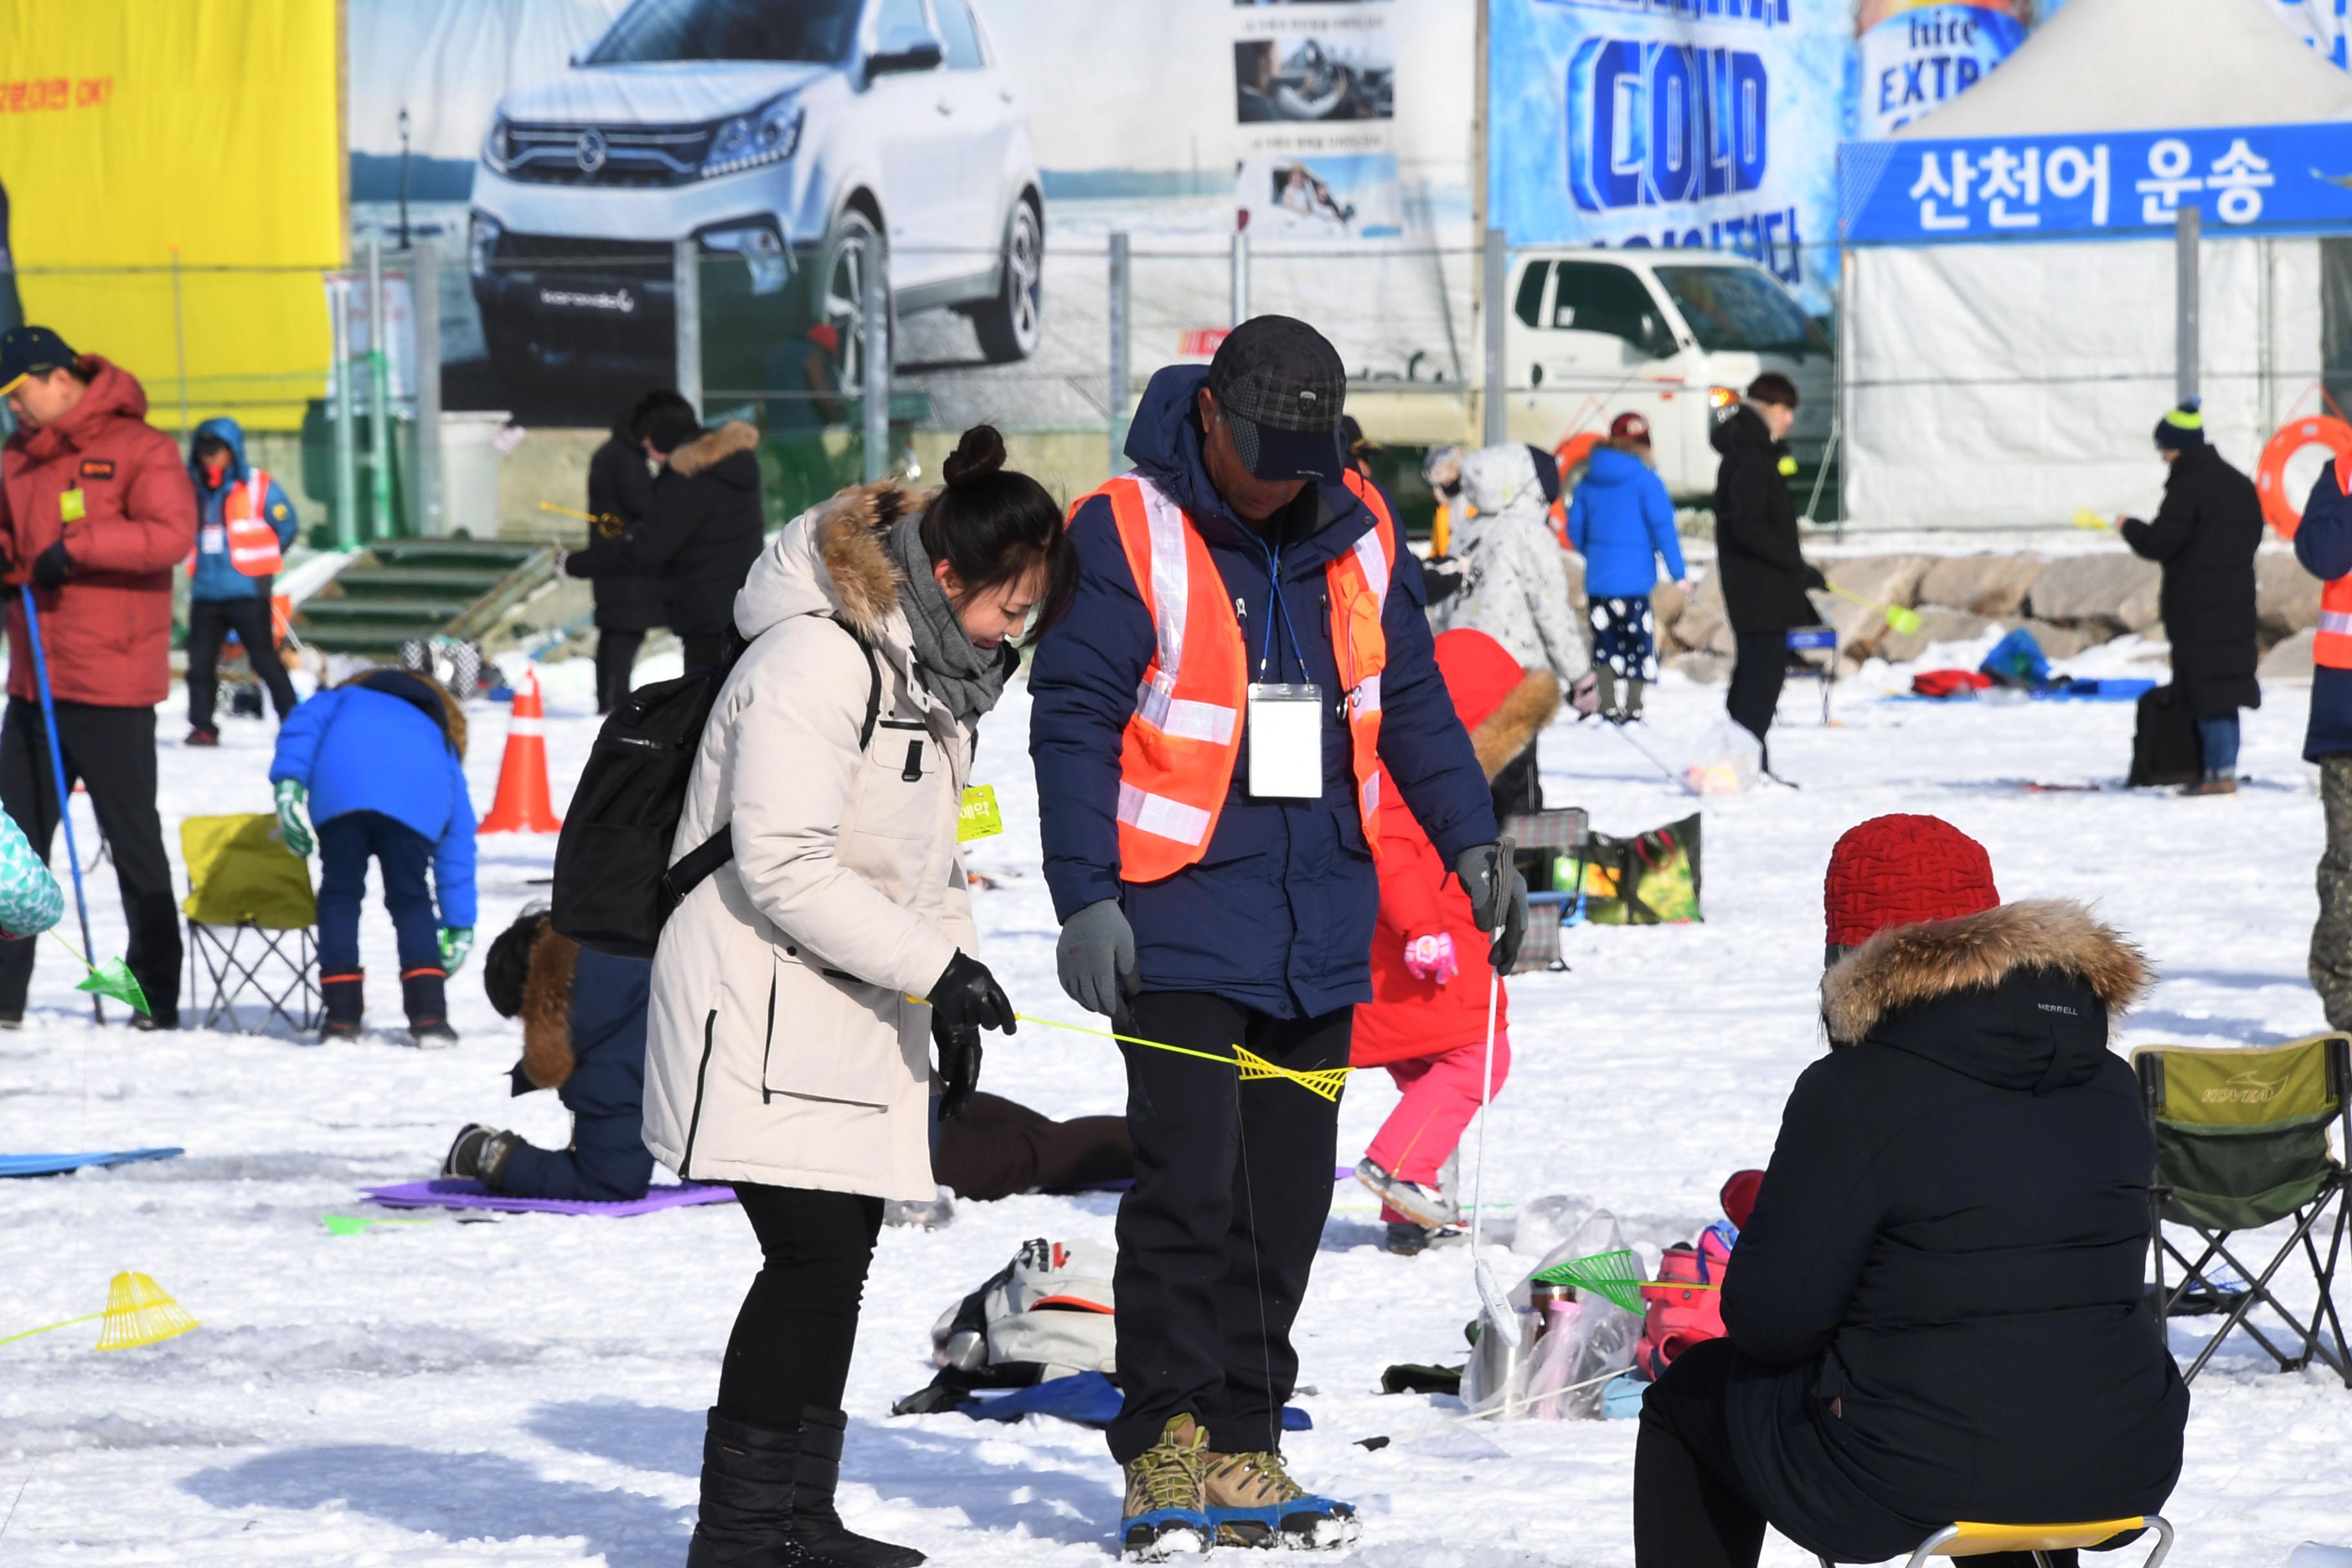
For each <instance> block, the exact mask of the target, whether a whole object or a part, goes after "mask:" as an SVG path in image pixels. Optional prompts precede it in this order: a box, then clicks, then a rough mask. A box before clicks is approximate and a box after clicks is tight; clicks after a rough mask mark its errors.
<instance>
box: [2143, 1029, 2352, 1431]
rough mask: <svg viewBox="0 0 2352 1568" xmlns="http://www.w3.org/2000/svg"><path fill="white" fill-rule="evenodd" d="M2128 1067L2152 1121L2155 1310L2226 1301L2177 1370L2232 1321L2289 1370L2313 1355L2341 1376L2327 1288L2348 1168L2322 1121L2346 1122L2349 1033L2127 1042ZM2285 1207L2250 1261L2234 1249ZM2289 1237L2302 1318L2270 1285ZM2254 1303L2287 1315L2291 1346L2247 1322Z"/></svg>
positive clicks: (2184, 1311) (2349, 1370)
mask: <svg viewBox="0 0 2352 1568" xmlns="http://www.w3.org/2000/svg"><path fill="white" fill-rule="evenodd" d="M2132 1069H2133V1071H2135V1072H2136V1073H2137V1074H2138V1075H2139V1085H2140V1095H2141V1098H2142V1100H2145V1101H2146V1103H2147V1114H2148V1121H2149V1122H2150V1124H2151V1125H2152V1126H2153V1127H2154V1128H2155V1130H2156V1180H2155V1183H2154V1184H2153V1185H2152V1187H2151V1188H2150V1192H2149V1204H2150V1206H2151V1207H2152V1208H2153V1210H2154V1211H2155V1233H2156V1234H2155V1242H2154V1248H2153V1250H2154V1252H2155V1255H2156V1286H2155V1290H2156V1302H2157V1305H2158V1309H2159V1316H2158V1321H2159V1323H2163V1322H2168V1321H2170V1320H2171V1319H2173V1318H2177V1317H2193V1316H2199V1315H2203V1314H2210V1313H2214V1312H2220V1313H2222V1314H2223V1317H2222V1321H2221V1328H2220V1329H2218V1330H2217V1331H2215V1332H2214V1334H2213V1337H2212V1338H2211V1339H2210V1340H2209V1341H2207V1342H2206V1344H2205V1348H2204V1349H2203V1350H2202V1351H2200V1352H2198V1355H2197V1359H2196V1360H2195V1361H2193V1362H2191V1363H2189V1369H2188V1371H2187V1372H2186V1373H2183V1374H2182V1376H2183V1380H2184V1381H2187V1380H2189V1379H2193V1378H2194V1377H2196V1375H2197V1374H2198V1373H2200V1372H2201V1371H2202V1370H2204V1366H2205V1363H2207V1362H2208V1361H2210V1360H2211V1359H2212V1356H2213V1352H2215V1351H2216V1350H2218V1349H2220V1348H2221V1342H2222V1341H2223V1340H2226V1339H2228V1338H2229V1337H2230V1332H2231V1330H2233V1329H2243V1330H2244V1331H2246V1333H2247V1334H2248V1335H2249V1336H2250V1337H2251V1338H2252V1340H2253V1341H2254V1342H2255V1343H2257V1344H2259V1345H2261V1346H2262V1347H2263V1350H2265V1351H2267V1352H2270V1355H2271V1358H2272V1359H2273V1360H2274V1361H2276V1362H2277V1363H2279V1366H2280V1369H2281V1370H2283V1371H2289V1372H2292V1371H2299V1370H2301V1369H2302V1368H2304V1367H2305V1366H2308V1365H2309V1364H2310V1363H2312V1362H2313V1361H2314V1360H2317V1361H2318V1362H2319V1363H2321V1364H2323V1365H2325V1366H2326V1367H2327V1368H2328V1370H2329V1371H2331V1372H2333V1373H2336V1376H2338V1377H2340V1378H2342V1379H2343V1380H2344V1382H2345V1385H2346V1386H2347V1387H2352V1351H2347V1347H2346V1344H2345V1340H2344V1325H2343V1322H2342V1321H2341V1320H2340V1319H2339V1318H2338V1317H2337V1316H2336V1302H2335V1299H2334V1295H2333V1291H2334V1289H2335V1282H2336V1259H2337V1258H2338V1257H2339V1256H2340V1255H2341V1254H2342V1252H2343V1249H2344V1237H2345V1231H2346V1223H2347V1213H2346V1211H2347V1190H2346V1176H2345V1170H2344V1166H2343V1165H2342V1164H2341V1163H2338V1162H2337V1161H2336V1159H2335V1158H2334V1157H2333V1156H2331V1155H2330V1154H2329V1152H2328V1149H2327V1130H2328V1127H2329V1126H2330V1124H2333V1125H2334V1126H2335V1127H2336V1131H2337V1135H2338V1136H2339V1137H2345V1136H2352V1038H2347V1037H2345V1036H2343V1035H2314V1036H2312V1037H2310V1038H2309V1039H2304V1040H2295V1041H2292V1042H2290V1043H2289V1044H2286V1045H2283V1046H2263V1047H2251V1048H2242V1049H2220V1050H2210V1049H2205V1050H2200V1049H2194V1048H2191V1047H2186V1046H2143V1047H2140V1048H2138V1049H2137V1050H2135V1051H2134V1052H2132ZM2331 1205H2332V1206H2333V1208H2334V1211H2335V1213H2334V1218H2333V1221H2332V1223H2331V1222H2330V1220H2329V1214H2328V1211H2329V1209H2330V1207H2331ZM2286 1220H2293V1221H2294V1232H2293V1234H2291V1235H2290V1236H2288V1237H2287V1238H2286V1241H2285V1244H2284V1246H2282V1247H2280V1248H2279V1250H2278V1255H2277V1256H2276V1257H2275V1258H2272V1259H2271V1260H2270V1262H2269V1264H2268V1265H2267V1266H2266V1267H2264V1268H2262V1269H2261V1270H2260V1271H2259V1272H2258V1271H2256V1270H2255V1269H2252V1268H2247V1267H2246V1265H2245V1264H2244V1263H2242V1262H2241V1261H2240V1260H2239V1258H2238V1257H2237V1254H2236V1253H2235V1252H2233V1251H2232V1250H2231V1242H2232V1241H2233V1240H2234V1239H2235V1238H2236V1237H2237V1235H2238V1233H2240V1232H2246V1231H2253V1230H2257V1229H2260V1228H2261V1227H2263V1226H2271V1225H2277V1224H2280V1223H2281V1222H2283V1221H2286ZM2167 1225H2172V1226H2183V1227H2185V1228H2187V1229H2189V1230H2190V1231H2193V1232H2195V1233H2196V1236H2197V1239H2198V1244H2199V1246H2200V1251H2199V1252H2198V1253H2197V1255H2196V1257H2195V1258H2190V1257H2189V1254H2188V1253H2187V1252H2186V1251H2184V1250H2183V1249H2182V1248H2181V1247H2176V1246H2175V1245H2173V1242H2172V1239H2171V1237H2168V1236H2167V1235H2166V1234H2165V1229H2164V1227H2165V1226H2167ZM2321 1237H2324V1238H2325V1239H2326V1257H2325V1258H2323V1257H2322V1256H2321V1253H2320V1246H2319V1240H2318V1238H2321ZM2238 1246H2239V1247H2243V1246H2244V1243H2243V1242H2242V1241H2241V1242H2239V1243H2238ZM2298 1251H2299V1252H2301V1253H2302V1254H2303V1257H2304V1260H2305V1262H2306V1263H2308V1264H2309V1265H2310V1267H2311V1273H2312V1278H2313V1279H2314V1281H2315V1283H2316V1284H2317V1286H2318V1289H2319V1300H2318V1304H2317V1305H2316V1306H2315V1307H2314V1308H2313V1309H2312V1310H2311V1314H2310V1318H2309V1321H2305V1320H2304V1319H2302V1318H2298V1317H2297V1316H2296V1315H2295V1314H2294V1312H2292V1311H2290V1310H2288V1309H2287V1307H2286V1305H2285V1303H2284V1302H2282V1301H2281V1300H2279V1299H2278V1297H2277V1296H2275V1295H2273V1293H2272V1290H2271V1281H2272V1280H2273V1279H2274V1278H2276V1276H2277V1274H2278V1271H2279V1269H2280V1268H2282V1267H2283V1266H2284V1264H2285V1263H2286V1261H2287V1259H2288V1258H2289V1257H2290V1256H2292V1255H2293V1254H2294V1253H2296V1252H2298ZM2257 1256H2259V1255H2257ZM2167 1257H2169V1258H2172V1260H2173V1261H2174V1262H2175V1263H2177V1264H2179V1266H2180V1268H2181V1269H2182V1270H2183V1273H2182V1276H2181V1279H2180V1283H2179V1285H2178V1286H2172V1287H2168V1286H2167V1285H2166V1284H2165V1279H2164V1273H2165V1268H2164V1260H2165V1258H2167ZM2217 1265H2221V1266H2226V1267H2227V1268H2230V1269H2231V1270H2232V1271H2234V1272H2235V1274H2236V1275H2237V1277H2238V1279H2237V1280H2236V1281H2229V1280H2217V1279H2215V1278H2214V1277H2213V1271H2214V1269H2215V1268H2216V1266H2217ZM2257 1305H2263V1306H2267V1307H2269V1308H2270V1309H2271V1310H2272V1311H2273V1312H2274V1313H2276V1314H2277V1315H2278V1316H2279V1318H2281V1319H2282V1320H2283V1321H2284V1322H2285V1323H2286V1325H2287V1328H2288V1329H2289V1330H2290V1331H2292V1332H2293V1334H2294V1338H2295V1340H2296V1342H2297V1344H2296V1347H2295V1348H2294V1351H2293V1352H2288V1351H2283V1350H2281V1349H2280V1348H2279V1347H2278V1346H2277V1345H2275V1344H2273V1343H2272V1342H2271V1340H2270V1337H2269V1335H2267V1334H2265V1333H2263V1331H2262V1330H2261V1329H2260V1328H2257V1327H2256V1326H2255V1325H2254V1323H2253V1322H2252V1311H2253V1309H2254V1308H2255V1307H2256V1306H2257ZM2323 1329H2325V1330H2326V1335H2325V1336H2324V1337H2323V1335H2322V1332H2321V1331H2322V1330H2323ZM2331 1342H2332V1344H2333V1347H2334V1348H2333V1349H2332V1350H2331V1349H2330V1344H2331Z"/></svg>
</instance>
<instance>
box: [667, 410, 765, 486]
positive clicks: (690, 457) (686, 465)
mask: <svg viewBox="0 0 2352 1568" xmlns="http://www.w3.org/2000/svg"><path fill="white" fill-rule="evenodd" d="M759 445H760V429H759V426H756V425H750V424H746V423H745V422H744V421H742V420H740V419H730V420H729V421H728V422H727V423H726V424H724V425H721V426H719V428H718V429H716V430H706V431H704V432H703V433H702V434H701V435H699V436H697V437H695V438H694V439H693V440H691V441H688V443H687V444H686V445H685V446H683V447H679V448H678V449H677V451H675V452H672V453H671V454H670V455H669V466H670V469H671V471H672V472H674V473H676V474H677V475H678V476H679V477H680V478H682V479H692V478H694V477H695V476H696V475H697V474H709V473H710V472H711V470H713V469H715V468H718V467H719V465H720V464H721V463H724V462H725V461H726V460H727V459H728V458H732V457H734V456H735V455H736V454H738V453H740V452H751V451H752V450H754V449H756V448H757V447H759ZM756 472H757V470H756V468H755V469H754V474H755V477H756ZM712 477H713V478H723V477H724V476H723V475H713V476H712Z"/></svg>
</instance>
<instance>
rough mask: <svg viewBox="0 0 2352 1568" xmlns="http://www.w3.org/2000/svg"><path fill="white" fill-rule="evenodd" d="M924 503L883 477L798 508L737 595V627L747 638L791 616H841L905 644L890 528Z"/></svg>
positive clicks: (871, 637)
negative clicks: (812, 505) (800, 510)
mask: <svg viewBox="0 0 2352 1568" xmlns="http://www.w3.org/2000/svg"><path fill="white" fill-rule="evenodd" d="M927 500H929V498H928V497H927V496H926V495H925V494H924V492H922V491H920V490H916V489H908V488H907V487H906V486H904V485H898V484H892V483H890V482H888V481H887V480H885V481H884V482H882V483H880V484H872V485H859V486H855V487H852V488H851V489H845V490H843V491H842V492H841V493H840V494H839V495H836V496H835V497H833V498H832V499H831V500H825V501H821V502H819V503H818V504H817V505H815V506H814V507H811V508H810V509H809V510H807V511H804V512H803V513H802V514H801V515H800V516H799V517H797V518H795V519H793V521H792V522H791V524H790V525H788V526H787V527H786V528H785V529H784V531H782V533H779V534H778V535H776V537H775V538H774V539H773V540H772V541H770V542H769V544H768V547H767V548H766V549H765V550H764V551H762V552H761V554H760V559H759V560H758V561H756V562H754V563H752V566H751V573H750V574H749V575H748V576H746V577H745V579H744V581H743V587H742V590H741V592H740V593H738V594H737V595H735V629H736V630H738V631H740V632H741V633H742V634H743V636H744V637H746V638H751V637H758V636H759V635H760V634H761V632H764V631H767V630H768V629H769V628H771V627H772V626H779V625H781V624H782V623H783V622H784V621H786V620H789V619H791V618H792V617H793V616H806V615H835V614H838V615H839V616H841V618H842V619H844V620H845V621H847V622H848V623H849V624H850V625H851V626H854V627H855V628H856V630H857V633H858V635H859V636H861V637H865V638H866V640H867V641H868V642H871V643H877V644H900V643H904V642H905V641H906V640H907V633H906V623H905V619H904V613H903V612H902V611H901V610H900V609H899V607H898V589H899V586H900V583H901V578H900V574H899V571H898V563H897V561H896V560H895V559H894V558H893V557H892V555H891V552H890V540H889V533H890V529H891V526H892V525H893V524H894V523H896V522H897V521H898V520H899V519H900V518H902V517H904V516H906V515H907V514H908V513H909V512H914V511H920V510H922V509H923V506H924V504H925V502H926V501H927ZM894 623H895V626H894Z"/></svg>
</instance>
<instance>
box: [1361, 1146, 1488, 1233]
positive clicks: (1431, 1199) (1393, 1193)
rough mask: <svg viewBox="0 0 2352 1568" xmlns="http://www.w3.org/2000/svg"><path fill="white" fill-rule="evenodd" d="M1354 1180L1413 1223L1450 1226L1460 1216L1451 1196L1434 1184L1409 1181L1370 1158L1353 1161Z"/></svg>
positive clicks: (1460, 1213) (1459, 1210) (1458, 1208)
mask: <svg viewBox="0 0 2352 1568" xmlns="http://www.w3.org/2000/svg"><path fill="white" fill-rule="evenodd" d="M1356 1180H1358V1181H1359V1182H1361V1183H1362V1184H1364V1186H1365V1187H1366V1188H1367V1189H1368V1190H1370V1193H1371V1194H1372V1195H1373V1196H1374V1197H1376V1198H1378V1199H1380V1200H1381V1202H1382V1203H1384V1204H1386V1205H1388V1206H1389V1207H1390V1208H1391V1209H1394V1210H1395V1211H1396V1212H1397V1213H1399V1214H1401V1215H1404V1217H1405V1218H1407V1219H1409V1220H1411V1221H1412V1222H1413V1223H1414V1224H1415V1225H1418V1226H1426V1227H1429V1228H1436V1227H1438V1226H1448V1225H1452V1224H1453V1223H1454V1221H1456V1220H1458V1219H1460V1218H1461V1217H1462V1210H1461V1208H1460V1206H1459V1205H1456V1204H1455V1203H1454V1200H1453V1199H1452V1198H1449V1197H1447V1196H1446V1195H1445V1194H1444V1193H1442V1192H1440V1191H1439V1190H1438V1189H1437V1188H1435V1187H1427V1186H1423V1185H1422V1184H1420V1183H1419V1182H1408V1181H1406V1180H1405V1179H1404V1178H1403V1177H1402V1176H1392V1175H1391V1174H1390V1173H1388V1172H1386V1171H1383V1170H1381V1168H1380V1167H1379V1166H1378V1165H1376V1164H1374V1163H1372V1162H1371V1161H1370V1159H1369V1158H1368V1159H1363V1160H1360V1161H1358V1162H1357V1163H1356Z"/></svg>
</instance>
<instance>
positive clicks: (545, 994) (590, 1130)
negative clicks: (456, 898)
mask: <svg viewBox="0 0 2352 1568" xmlns="http://www.w3.org/2000/svg"><path fill="white" fill-rule="evenodd" d="M653 967H654V966H653V963H652V962H651V961H650V960H647V959H642V958H614V957H612V956H611V955H610V954H607V953H602V952H597V951H596V950H595V949H593V948H590V947H582V946H581V945H580V944H579V943H578V942H573V941H572V939H571V938H570V937H566V936H559V935H557V934H556V933H555V932H554V931H551V930H550V929H549V927H548V923H547V910H546V909H545V907H544V906H541V905H533V906H531V907H530V908H529V909H526V910H523V912H522V913H521V914H520V915H518V916H516V917H515V921H514V923H513V924H512V925H510V926H509V927H507V929H506V930H504V931H500V932H499V935H498V939H497V940H496V941H494V942H491V943H490V949H489V952H488V954H486V955H485V956H484V958H483V960H482V989H483V991H484V992H485V993H486V994H488V996H489V999H490V1005H491V1006H492V1007H495V1008H497V1009H498V1014H499V1017H501V1018H513V1017H520V1018H521V1019H522V1059H521V1060H520V1061H519V1062H517V1063H515V1066H514V1073H513V1078H514V1091H515V1093H517V1094H529V1093H530V1091H531V1090H533V1089H553V1090H554V1091H555V1093H556V1097H557V1098H558V1099H560V1100H562V1101H563V1109H564V1110H568V1111H570V1112H572V1145H571V1147H569V1148H567V1149H541V1148H540V1147H539V1146H538V1145H536V1144H534V1143H531V1142H528V1141H527V1140H525V1139H524V1137H523V1135H522V1134H521V1133H520V1132H502V1131H499V1130H498V1129H497V1128H495V1127H490V1126H487V1125H485V1124H483V1123H481V1122H478V1121H477V1122H474V1123H471V1124H470V1125H468V1126H467V1127H466V1128H465V1129H464V1130H463V1131H460V1132H459V1133H458V1134H457V1140H456V1141H455V1142H452V1143H451V1144H450V1145H449V1153H448V1157H447V1158H446V1159H445V1160H443V1161H442V1163H441V1173H442V1174H443V1175H444V1176H457V1177H462V1178H465V1179H467V1180H471V1181H477V1182H479V1183H481V1184H482V1185H483V1186H484V1187H486V1188H488V1190H489V1191H491V1192H494V1193H500V1194H505V1195H506V1196H508V1197H512V1198H563V1199H572V1200H575V1201H585V1202H588V1203H599V1204H615V1203H629V1202H632V1201H634V1200H635V1199H637V1198H641V1197H644V1196H645V1195H646V1187H647V1186H649V1185H651V1184H652V1182H653V1174H654V1156H653V1151H652V1150H650V1149H648V1148H646V1140H645V1094H646V1002H647V999H648V997H649V996H650V994H651V985H652V977H653Z"/></svg>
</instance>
